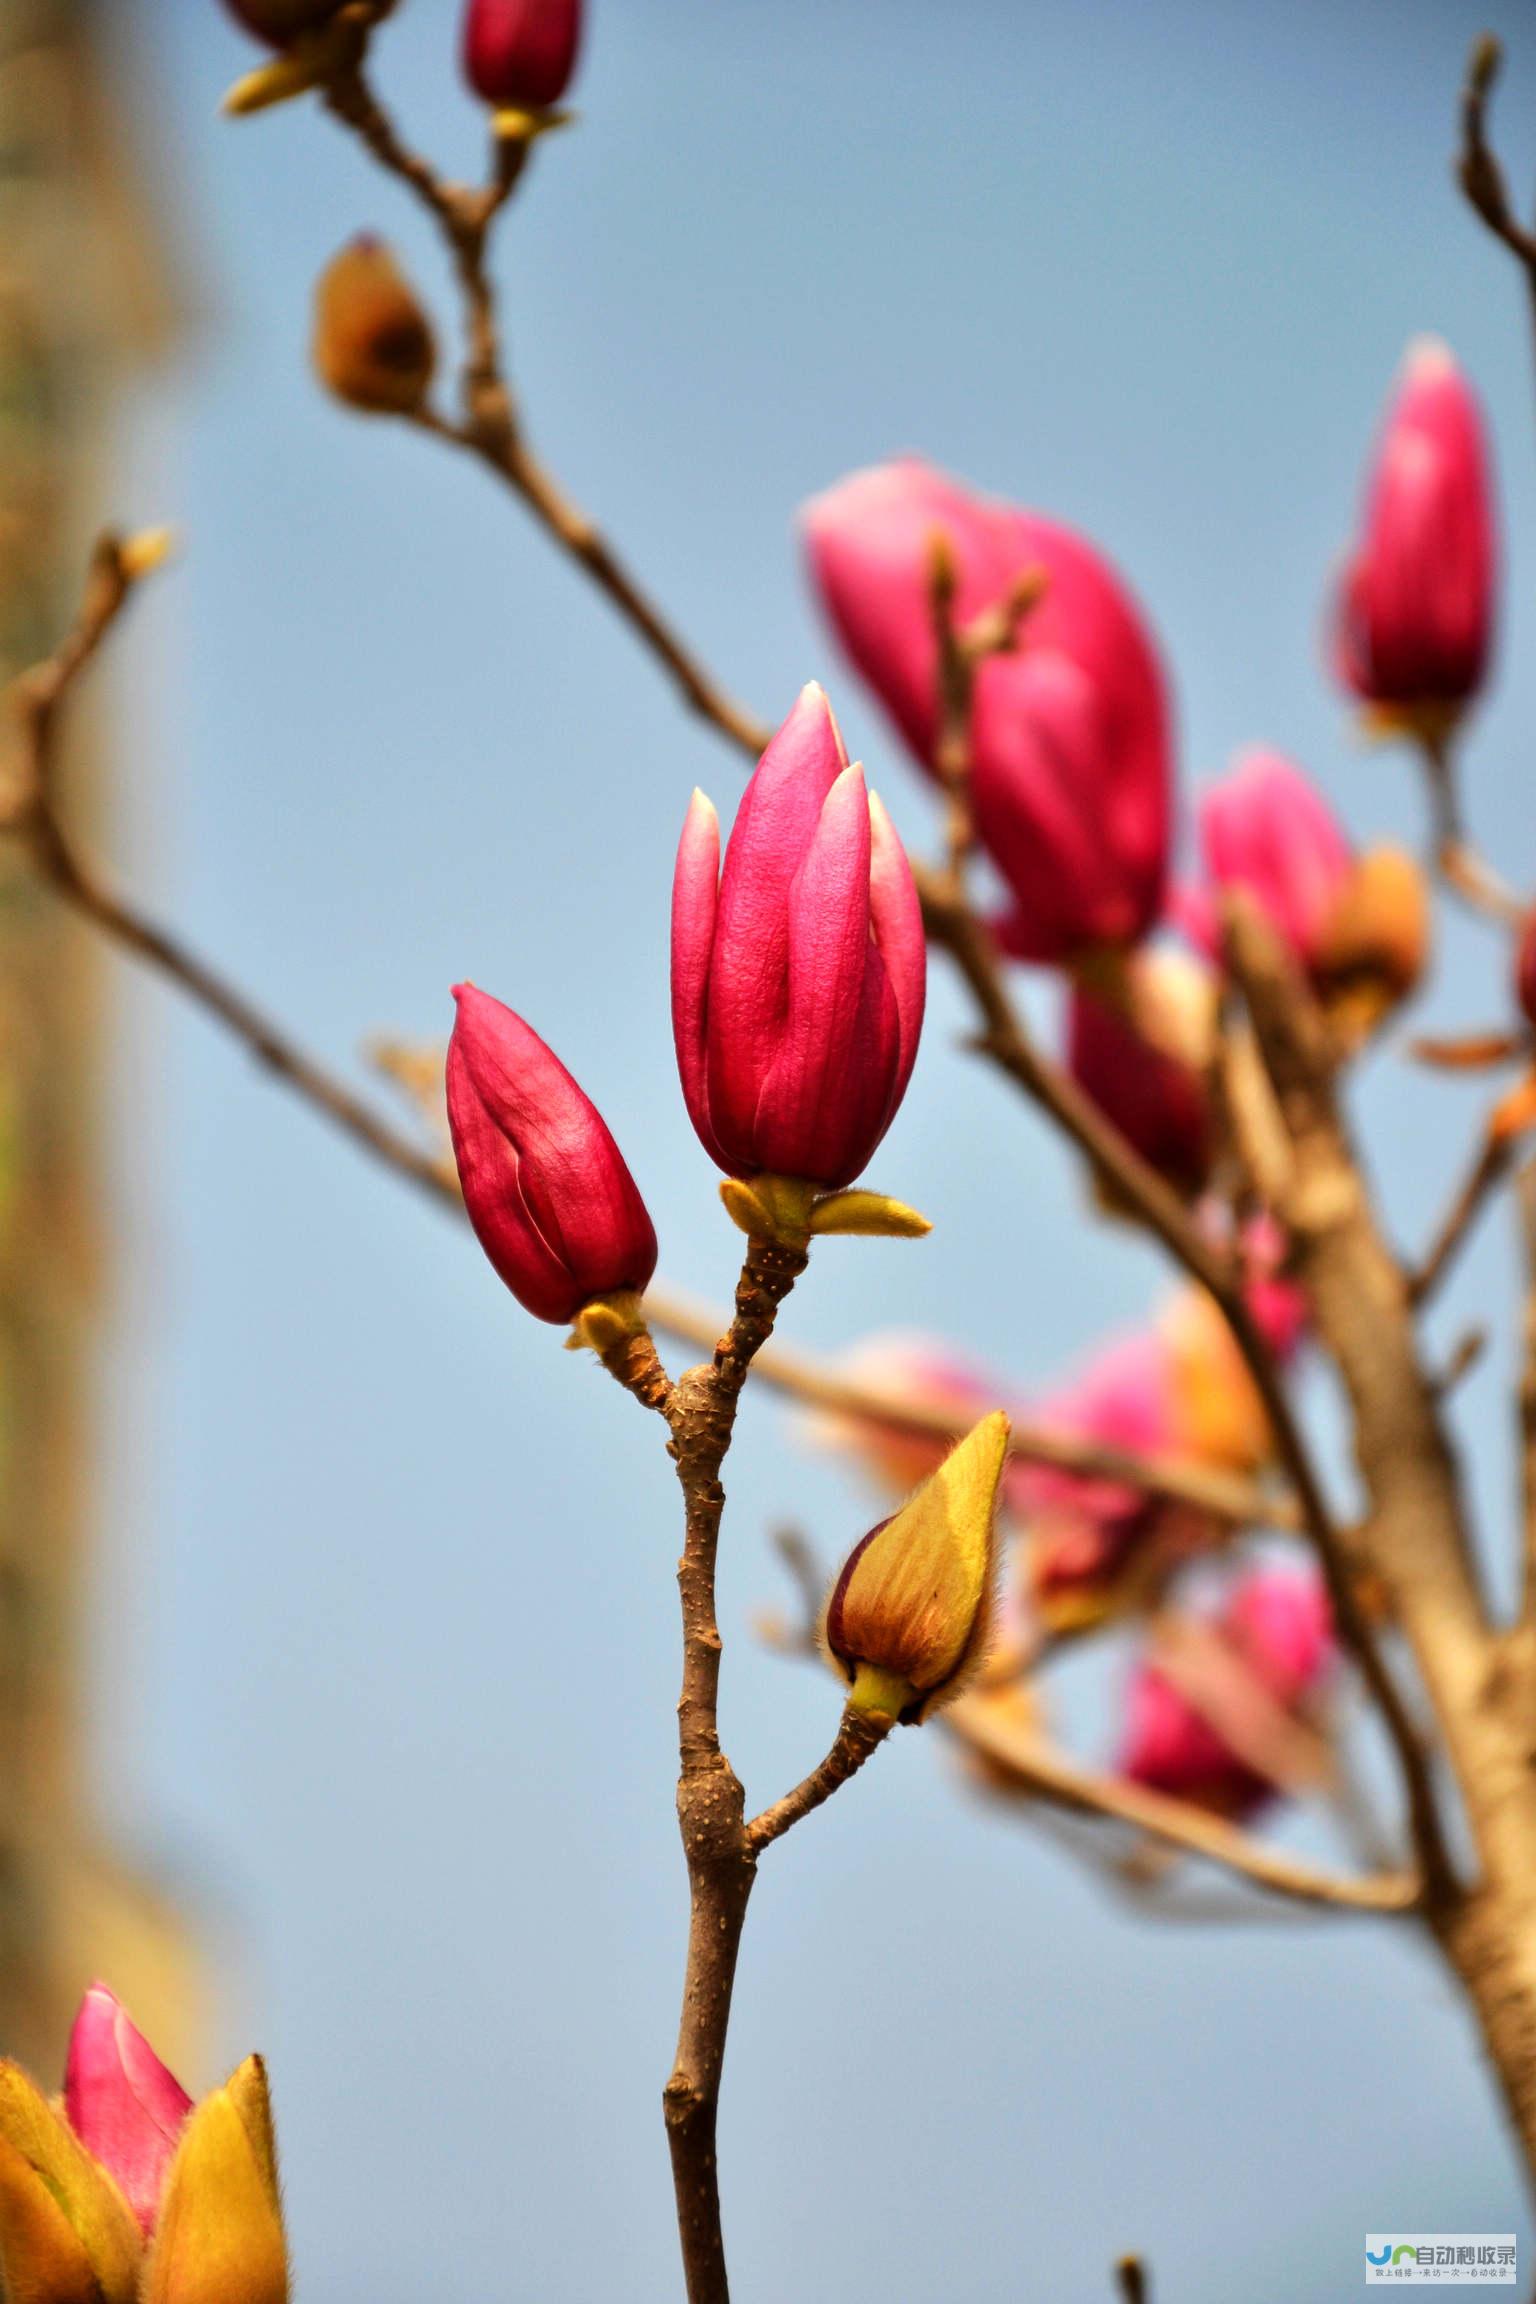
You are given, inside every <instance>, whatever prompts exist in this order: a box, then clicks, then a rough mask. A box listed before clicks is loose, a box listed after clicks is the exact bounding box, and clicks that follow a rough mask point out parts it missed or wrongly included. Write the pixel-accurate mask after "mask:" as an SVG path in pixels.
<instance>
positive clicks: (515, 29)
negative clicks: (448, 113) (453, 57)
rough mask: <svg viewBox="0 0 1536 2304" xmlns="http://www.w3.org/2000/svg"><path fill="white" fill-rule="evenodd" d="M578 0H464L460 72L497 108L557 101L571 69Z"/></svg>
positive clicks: (533, 108)
mask: <svg viewBox="0 0 1536 2304" xmlns="http://www.w3.org/2000/svg"><path fill="white" fill-rule="evenodd" d="M580 45H581V0H469V6H468V7H467V8H466V10H465V12H464V49H463V53H464V76H465V78H466V79H467V80H468V82H469V84H470V87H471V88H472V89H473V90H474V92H475V94H476V95H477V96H479V97H482V98H483V99H484V101H485V102H486V103H487V104H493V105H495V107H496V108H497V110H498V111H507V110H515V111H528V112H541V111H544V110H545V109H546V108H547V107H548V106H549V105H551V104H558V103H559V101H560V99H561V97H562V96H563V95H564V94H565V91H566V89H567V88H568V87H569V85H570V80H571V74H572V73H573V72H574V71H575V69H576V51H577V49H578V48H579V46H580Z"/></svg>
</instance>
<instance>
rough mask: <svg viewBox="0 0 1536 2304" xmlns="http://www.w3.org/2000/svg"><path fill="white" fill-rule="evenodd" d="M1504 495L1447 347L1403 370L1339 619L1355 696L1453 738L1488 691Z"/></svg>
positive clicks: (1339, 664)
mask: <svg viewBox="0 0 1536 2304" xmlns="http://www.w3.org/2000/svg"><path fill="white" fill-rule="evenodd" d="M1497 558H1498V551H1497V543H1496V538H1495V521H1494V508H1493V485H1492V479H1491V476H1490V471H1489V457H1488V449H1487V445H1486V441H1485V438H1484V432H1483V422H1482V416H1481V413H1480V411H1479V408H1478V402H1477V397H1476V395H1475V393H1474V392H1473V390H1472V387H1471V385H1470V384H1469V383H1468V382H1467V380H1466V378H1465V377H1464V376H1463V375H1462V373H1461V370H1460V369H1459V368H1458V367H1457V365H1456V362H1455V360H1454V359H1453V357H1452V355H1451V354H1450V352H1449V351H1448V350H1447V349H1446V347H1445V345H1443V344H1440V343H1436V342H1433V341H1428V342H1425V343H1421V344H1417V345H1415V346H1414V347H1413V348H1412V349H1411V350H1410V352H1409V354H1408V357H1407V360H1406V361H1405V362H1404V365H1403V373H1402V378H1401V381H1400V383H1399V384H1398V387H1397V390H1396V393H1395V395H1394V398H1393V401H1392V404H1391V407H1390V409H1389V410H1388V414H1387V420H1386V424H1385V427H1384V429H1383V432H1382V436H1381V442H1380V445H1379V447H1378V449H1377V452H1376V461H1375V465H1374V467H1373V469H1372V473H1371V478H1370V482H1369V486H1368V489H1367V493H1366V500H1365V516H1364V526H1363V533H1362V535H1361V538H1360V541H1359V544H1358V546H1357V548H1356V550H1355V552H1354V555H1353V557H1352V558H1351V560H1350V562H1349V564H1348V567H1347V568H1346V570H1345V573H1344V578H1343V582H1342V584H1341V585H1340V587H1339V591H1338V595H1337V598H1336V600H1335V603H1334V610H1333V634H1332V647H1333V656H1334V662H1335V665H1336V668H1337V671H1338V674H1339V677H1340V679H1341V680H1342V681H1343V682H1344V685H1345V686H1346V687H1347V688H1349V689H1351V690H1352V691H1353V693H1354V694H1355V695H1356V696H1358V697H1360V698H1361V699H1362V700H1363V701H1364V702H1365V703H1367V704H1370V705H1373V706H1375V707H1378V708H1379V709H1380V710H1381V711H1382V712H1383V713H1384V715H1385V716H1387V717H1389V718H1391V719H1394V720H1397V721H1400V722H1404V723H1406V724H1408V725H1410V726H1412V727H1415V728H1417V729H1418V730H1419V731H1420V733H1423V734H1429V735H1435V734H1441V735H1443V734H1444V732H1445V730H1446V728H1447V727H1448V726H1449V725H1450V724H1451V723H1452V722H1454V720H1455V719H1456V717H1457V716H1458V714H1459V713H1460V712H1461V711H1462V710H1463V708H1464V707H1465V706H1466V705H1467V704H1469V703H1470V702H1471V701H1472V699H1473V697H1474V696H1475V695H1476V694H1477V691H1478V689H1479V688H1480V687H1481V686H1482V682H1483V676H1484V672H1485V670H1486V668H1487V663H1488V656H1489V650H1490V647H1491V643H1492V632H1493V621H1494V606H1495V592H1496V587H1497Z"/></svg>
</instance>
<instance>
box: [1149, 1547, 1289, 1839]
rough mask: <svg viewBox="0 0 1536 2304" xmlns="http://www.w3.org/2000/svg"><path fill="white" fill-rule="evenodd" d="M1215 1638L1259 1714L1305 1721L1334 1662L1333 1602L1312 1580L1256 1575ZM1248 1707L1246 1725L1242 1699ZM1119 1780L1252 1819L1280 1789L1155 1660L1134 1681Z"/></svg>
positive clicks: (1233, 1600)
mask: <svg viewBox="0 0 1536 2304" xmlns="http://www.w3.org/2000/svg"><path fill="white" fill-rule="evenodd" d="M1214 1629H1215V1631H1216V1632H1217V1634H1218V1635H1219V1637H1220V1639H1221V1641H1222V1644H1223V1646H1224V1647H1225V1648H1226V1650H1227V1651H1228V1654H1229V1657H1230V1661H1231V1663H1232V1664H1233V1665H1234V1666H1235V1667H1236V1668H1237V1675H1238V1676H1237V1681H1236V1684H1237V1688H1238V1690H1239V1691H1240V1690H1241V1686H1242V1678H1243V1677H1246V1679H1247V1680H1248V1682H1249V1684H1250V1686H1251V1687H1252V1689H1253V1691H1254V1698H1255V1709H1256V1711H1257V1708H1258V1706H1259V1705H1262V1706H1263V1708H1264V1710H1265V1711H1268V1709H1269V1707H1270V1706H1272V1705H1278V1706H1279V1707H1280V1708H1281V1710H1282V1711H1283V1712H1286V1713H1290V1714H1292V1715H1294V1714H1296V1713H1297V1712H1298V1711H1299V1709H1300V1707H1301V1706H1302V1704H1303V1703H1304V1701H1305V1699H1306V1698H1307V1697H1308V1696H1309V1695H1310V1694H1311V1693H1312V1691H1313V1690H1314V1688H1315V1687H1316V1686H1317V1684H1318V1682H1319V1681H1320V1680H1321V1679H1322V1677H1323V1675H1324V1673H1325V1672H1326V1670H1327V1668H1328V1665H1329V1662H1330V1660H1331V1658H1332V1654H1333V1636H1332V1617H1331V1612H1330V1610H1329V1606H1328V1599H1327V1595H1326V1593H1325V1592H1324V1590H1323V1587H1322V1584H1321V1581H1320V1579H1319V1578H1317V1577H1316V1576H1315V1575H1311V1574H1305V1575H1296V1574H1286V1573H1281V1572H1277V1571H1274V1570H1266V1569H1260V1570H1256V1571H1255V1572H1254V1573H1253V1574H1252V1575H1250V1576H1247V1577H1245V1578H1244V1579H1243V1580H1242V1581H1241V1582H1240V1583H1239V1584H1237V1585H1236V1586H1235V1587H1234V1588H1233V1590H1232V1592H1231V1594H1230V1595H1229V1597H1228V1600H1227V1602H1226V1604H1225V1606H1224V1607H1223V1609H1222V1610H1221V1612H1220V1614H1219V1615H1218V1616H1217V1617H1216V1618H1215V1619H1214ZM1238 1704H1239V1716H1241V1711H1242V1705H1241V1696H1240V1694H1239V1697H1238ZM1228 1732H1229V1734H1230V1733H1232V1730H1231V1729H1229V1731H1228ZM1118 1771H1119V1773H1120V1774H1121V1775H1122V1776H1124V1777H1125V1778H1127V1779H1128V1780H1129V1781H1130V1782H1131V1783H1133V1784H1142V1785H1145V1786H1146V1787H1147V1788H1148V1790H1150V1791H1154V1792H1166V1793H1169V1794H1171V1795H1173V1796H1174V1797H1175V1798H1178V1799H1182V1800H1190V1801H1193V1802H1194V1803H1195V1804H1196V1805H1197V1806H1199V1807H1202V1808H1209V1809H1212V1810H1214V1811H1215V1812H1216V1813H1217V1814H1219V1815H1224V1816H1246V1815H1251V1814H1252V1813H1253V1812H1254V1810H1255V1809H1257V1808H1260V1807H1262V1806H1263V1805H1264V1804H1265V1802H1266V1801H1268V1800H1270V1799H1272V1798H1273V1797H1274V1794H1275V1792H1276V1790H1277V1786H1276V1785H1275V1784H1274V1783H1273V1782H1272V1781H1271V1780H1270V1779H1269V1778H1268V1777H1267V1776H1265V1775H1263V1774H1261V1773H1259V1772H1258V1770H1257V1769H1256V1767H1255V1766H1254V1764H1253V1761H1252V1760H1251V1759H1250V1758H1244V1757H1241V1756H1240V1755H1239V1754H1238V1753H1237V1752H1236V1751H1234V1750H1233V1749H1232V1746H1231V1744H1230V1743H1229V1742H1228V1741H1227V1740H1226V1738H1225V1737H1224V1736H1223V1735H1222V1733H1221V1732H1220V1730H1219V1729H1218V1728H1217V1727H1216V1726H1215V1725H1214V1724H1213V1723H1212V1722H1211V1721H1210V1720H1208V1719H1207V1718H1206V1717H1205V1716H1204V1714H1203V1713H1202V1712H1200V1711H1199V1710H1198V1709H1197V1707H1196V1706H1195V1705H1194V1704H1193V1703H1192V1702H1191V1701H1190V1699H1189V1698H1188V1697H1187V1696H1186V1695H1184V1694H1183V1693H1182V1691H1181V1690H1180V1689H1178V1688H1176V1687H1175V1686H1174V1685H1173V1684H1172V1682H1171V1681H1170V1680H1169V1679H1168V1678H1167V1677H1166V1676H1165V1674H1164V1673H1163V1672H1161V1671H1159V1670H1158V1668H1157V1665H1156V1663H1155V1662H1153V1661H1151V1660H1148V1661H1144V1662H1143V1663H1141V1664H1140V1665H1138V1667H1137V1669H1136V1672H1135V1674H1134V1676H1133V1678H1132V1681H1131V1686H1130V1690H1129V1693H1128V1696H1127V1701H1126V1720H1125V1734H1124V1739H1123V1742H1122V1744H1121V1749H1120V1756H1119V1761H1118Z"/></svg>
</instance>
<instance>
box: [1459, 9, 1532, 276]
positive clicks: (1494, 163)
mask: <svg viewBox="0 0 1536 2304" xmlns="http://www.w3.org/2000/svg"><path fill="white" fill-rule="evenodd" d="M1503 61H1504V55H1503V50H1502V49H1501V48H1500V46H1499V43H1498V41H1497V40H1496V39H1495V38H1494V37H1493V35H1492V33H1491V32H1485V33H1484V34H1483V35H1482V37H1481V38H1480V39H1478V40H1475V41H1474V42H1473V44H1472V51H1471V54H1470V56H1469V57H1468V59H1467V76H1466V80H1465V82H1464V84H1463V87H1462V92H1461V149H1460V152H1459V153H1458V155H1457V161H1456V177H1457V181H1458V182H1459V184H1460V185H1461V189H1462V191H1463V192H1464V193H1465V194H1466V197H1467V200H1468V202H1469V204H1470V205H1471V207H1472V208H1473V210H1474V211H1475V213H1476V214H1477V215H1478V216H1480V217H1481V219H1482V221H1483V223H1484V224H1485V225H1486V226H1487V228H1488V230H1489V231H1490V232H1491V233H1492V234H1493V236H1494V238H1495V239H1496V240H1501V241H1502V242H1503V243H1504V246H1505V247H1506V248H1507V249H1508V250H1509V252H1510V254H1511V255H1512V256H1513V257H1514V258H1515V260H1516V261H1517V263H1518V264H1519V265H1520V268H1521V270H1522V271H1523V273H1524V274H1525V285H1526V293H1527V296H1528V298H1529V301H1530V307H1531V316H1532V319H1533V321H1536V230H1532V229H1531V228H1529V227H1528V226H1526V225H1524V224H1522V223H1521V222H1520V221H1519V219H1518V218H1517V217H1516V215H1515V213H1514V210H1513V209H1512V208H1511V206H1510V202H1509V192H1508V188H1507V186H1506V184H1505V181H1504V171H1503V168H1502V167H1501V166H1500V164H1499V160H1498V156H1497V154H1496V153H1495V152H1494V149H1493V147H1492V145H1491V144H1490V143H1489V141H1488V100H1489V98H1490V96H1491V95H1492V93H1493V87H1494V82H1495V81H1496V80H1497V78H1498V76H1499V71H1500V68H1501V66H1502V64H1503Z"/></svg>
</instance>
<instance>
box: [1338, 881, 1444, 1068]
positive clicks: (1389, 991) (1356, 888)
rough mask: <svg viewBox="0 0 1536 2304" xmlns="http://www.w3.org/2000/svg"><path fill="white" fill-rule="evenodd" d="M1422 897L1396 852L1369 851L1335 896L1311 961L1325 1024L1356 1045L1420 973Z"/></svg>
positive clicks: (1424, 934)
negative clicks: (1327, 1023) (1325, 1014)
mask: <svg viewBox="0 0 1536 2304" xmlns="http://www.w3.org/2000/svg"><path fill="white" fill-rule="evenodd" d="M1429 940H1430V910H1429V892H1428V889H1427V888H1426V886H1425V882H1424V875H1423V873H1422V871H1421V870H1420V869H1419V866H1418V865H1417V864H1416V863H1415V862H1414V860H1413V858H1412V857H1411V856H1410V855H1408V853H1407V852H1406V850H1404V849H1402V848H1391V847H1383V848H1372V849H1369V850H1368V851H1367V853H1366V854H1365V855H1364V856H1362V857H1361V858H1360V860H1359V862H1358V863H1357V864H1356V866H1355V868H1354V870H1353V872H1352V873H1351V874H1350V876H1349V878H1348V880H1347V881H1346V882H1345V883H1344V886H1343V887H1342V888H1341V889H1340V891H1339V894H1338V896H1337V898H1336V899H1335V902H1334V906H1333V911H1332V913H1331V915H1330V916H1329V919H1328V922H1327V924H1326V926H1325V928H1324V930H1323V934H1322V937H1321V939H1320V942H1319V945H1318V950H1317V953H1316V956H1315V958H1314V960H1313V963H1312V977H1313V981H1314V983H1315V984H1316V986H1317V991H1318V997H1319V999H1320V1000H1321V1001H1322V1004H1323V1007H1324V1009H1325V1011H1326V1012H1327V1015H1328V1018H1329V1021H1330V1023H1331V1024H1332V1025H1333V1027H1334V1030H1335V1031H1336V1032H1337V1033H1338V1035H1339V1037H1340V1039H1342V1040H1343V1041H1344V1042H1345V1044H1346V1045H1347V1046H1349V1047H1358V1046H1359V1045H1360V1043H1361V1042H1362V1041H1364V1040H1366V1039H1368V1038H1369V1037H1370V1035H1371V1033H1372V1032H1374V1031H1375V1030H1376V1028H1377V1026H1378V1025H1380V1024H1382V1023H1383V1022H1385V1020H1386V1018H1387V1017H1388V1016H1389V1015H1390V1014H1391V1012H1392V1010H1393V1009H1394V1008H1396V1007H1397V1006H1398V1005H1399V1003H1400V1002H1401V1001H1403V1000H1406V999H1407V997H1408V995H1409V993H1410V992H1411V991H1412V990H1413V988H1414V986H1415V985H1416V984H1417V983H1418V981H1419V978H1420V976H1421V975H1422V974H1423V972H1424V963H1425V961H1426V959H1427V958H1428V956H1429Z"/></svg>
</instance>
